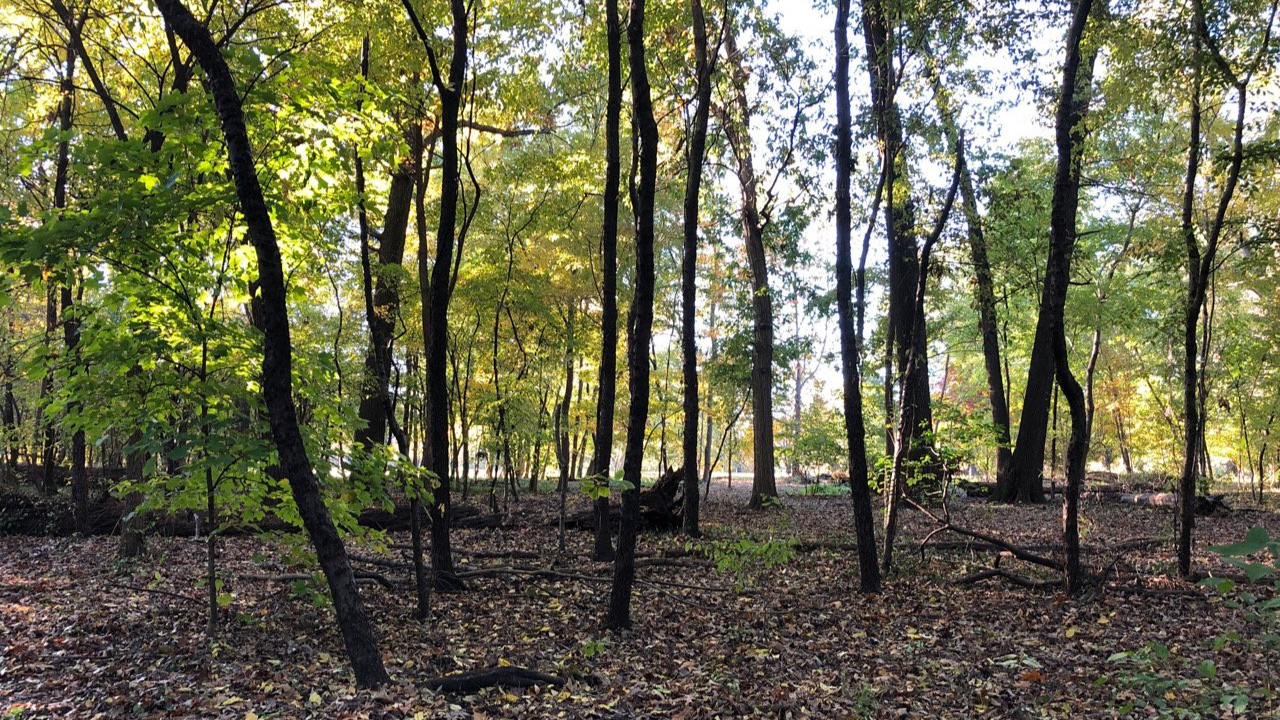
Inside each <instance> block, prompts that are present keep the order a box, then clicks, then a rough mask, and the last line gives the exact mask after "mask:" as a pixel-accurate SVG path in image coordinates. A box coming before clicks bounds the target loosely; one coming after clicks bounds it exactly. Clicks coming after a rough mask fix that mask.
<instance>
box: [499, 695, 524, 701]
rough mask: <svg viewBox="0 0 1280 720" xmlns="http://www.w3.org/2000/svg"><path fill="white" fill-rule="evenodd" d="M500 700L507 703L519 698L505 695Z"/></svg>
mask: <svg viewBox="0 0 1280 720" xmlns="http://www.w3.org/2000/svg"><path fill="white" fill-rule="evenodd" d="M502 699H503V700H506V701H507V702H515V701H517V700H519V699H520V698H518V697H516V696H515V695H512V694H511V693H507V694H506V695H503V696H502Z"/></svg>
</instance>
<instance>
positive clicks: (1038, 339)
mask: <svg viewBox="0 0 1280 720" xmlns="http://www.w3.org/2000/svg"><path fill="white" fill-rule="evenodd" d="M1081 6H1083V7H1084V11H1083V13H1082V11H1081V10H1080V7H1081ZM1092 8H1093V2H1092V0H1075V3H1074V9H1073V11H1072V12H1073V19H1072V24H1071V28H1070V29H1069V31H1068V33H1067V39H1066V43H1067V60H1066V62H1065V64H1064V66H1063V87H1062V95H1061V97H1060V98H1059V105H1058V110H1057V113H1058V117H1057V146H1058V165H1057V169H1056V171H1055V175H1054V183H1053V209H1052V214H1051V215H1050V221H1049V222H1050V230H1049V234H1050V243H1049V256H1048V260H1047V261H1046V267H1045V282H1044V289H1043V291H1042V292H1041V296H1040V313H1039V317H1038V319H1037V320H1036V334H1035V340H1034V342H1033V344H1032V347H1031V363H1030V367H1029V368H1028V371H1027V387H1026V391H1025V393H1024V394H1023V400H1022V419H1021V421H1020V422H1019V423H1018V441H1017V444H1016V445H1015V447H1014V450H1013V463H1012V464H1011V465H1010V466H1009V471H1008V472H1007V473H1005V474H1004V475H1003V476H1000V477H998V478H997V479H996V490H995V493H994V497H995V498H996V499H997V500H1001V501H1004V502H1032V503H1041V502H1044V499H1045V498H1044V448H1045V441H1046V440H1047V439H1048V431H1049V405H1050V396H1051V395H1052V393H1053V387H1054V379H1055V374H1056V373H1057V369H1056V368H1055V362H1054V352H1053V343H1054V339H1053V333H1054V327H1055V326H1056V325H1058V324H1061V323H1062V318H1063V314H1064V310H1065V307H1066V292H1067V286H1066V283H1065V282H1064V283H1063V284H1062V285H1061V287H1058V286H1056V285H1055V283H1054V282H1052V278H1053V277H1054V276H1055V274H1060V275H1062V276H1063V277H1067V278H1069V277H1070V276H1071V255H1072V252H1073V251H1074V250H1075V238H1076V231H1075V220H1076V214H1077V213H1076V211H1077V208H1078V206H1079V200H1080V161H1079V153H1080V147H1079V146H1080V145H1081V144H1082V141H1083V137H1084V132H1085V128H1084V117H1085V113H1086V112H1088V109H1089V96H1090V93H1091V86H1092V84H1093V64H1094V59H1095V57H1096V56H1097V50H1096V49H1095V48H1084V49H1082V48H1081V33H1083V29H1084V25H1085V21H1086V20H1087V19H1088V14H1089V12H1090V10H1092ZM1072 153H1074V154H1072ZM1063 234H1065V235H1063ZM1060 236H1062V237H1066V238H1067V239H1066V240H1064V241H1061V242H1058V243H1055V242H1054V240H1055V239H1058V238H1059V237H1060ZM1082 430H1083V428H1082ZM1085 442H1086V443H1087V442H1088V438H1086V439H1085Z"/></svg>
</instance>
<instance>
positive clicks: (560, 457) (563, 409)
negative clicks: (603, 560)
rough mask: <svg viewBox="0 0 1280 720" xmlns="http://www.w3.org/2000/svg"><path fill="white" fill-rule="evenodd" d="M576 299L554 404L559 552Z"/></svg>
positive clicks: (567, 463) (565, 495)
mask: <svg viewBox="0 0 1280 720" xmlns="http://www.w3.org/2000/svg"><path fill="white" fill-rule="evenodd" d="M577 311H578V301H577V300H574V301H573V302H572V303H570V305H569V312H568V314H567V319H566V320H565V346H564V395H562V396H561V399H560V403H559V404H558V405H557V406H556V420H555V428H556V460H557V461H558V462H559V464H560V482H559V483H558V484H557V485H556V489H557V490H558V491H559V493H560V552H564V520H565V517H564V516H565V505H566V502H567V499H568V494H569V473H570V467H569V466H570V463H571V462H572V458H571V457H570V456H569V452H570V448H569V404H570V403H571V402H572V401H573V365H574V363H573V349H574V348H573V322H574V319H575V317H576V316H577Z"/></svg>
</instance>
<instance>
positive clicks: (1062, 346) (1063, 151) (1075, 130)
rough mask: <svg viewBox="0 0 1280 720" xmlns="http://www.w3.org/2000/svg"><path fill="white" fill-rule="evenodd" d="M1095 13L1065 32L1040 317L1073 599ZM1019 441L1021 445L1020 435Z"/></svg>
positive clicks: (1082, 434)
mask: <svg viewBox="0 0 1280 720" xmlns="http://www.w3.org/2000/svg"><path fill="white" fill-rule="evenodd" d="M1092 9H1093V0H1076V2H1075V6H1074V8H1073V9H1072V18H1071V28H1070V30H1069V31H1068V32H1067V41H1066V46H1067V57H1066V61H1065V62H1064V63H1063V67H1062V89H1061V92H1060V94H1059V97H1058V109H1057V117H1056V121H1055V136H1056V145H1057V150H1058V160H1057V165H1056V168H1055V172H1054V179H1053V205H1052V208H1051V210H1050V216H1049V218H1050V221H1049V271H1048V272H1047V273H1046V275H1045V296H1046V297H1047V298H1049V300H1050V302H1049V303H1048V304H1047V305H1046V306H1043V307H1042V309H1041V313H1040V321H1041V322H1047V323H1048V333H1049V336H1050V345H1051V350H1052V353H1053V355H1052V367H1053V368H1054V372H1055V376H1056V380H1057V385H1058V386H1059V387H1060V388H1061V389H1062V394H1063V395H1064V396H1066V399H1067V406H1068V408H1069V409H1070V413H1071V440H1070V441H1069V444H1068V449H1067V463H1066V466H1067V467H1066V472H1067V488H1066V493H1065V497H1064V499H1063V508H1062V534H1063V544H1064V545H1065V546H1066V555H1067V557H1066V563H1065V564H1064V578H1063V580H1064V585H1065V590H1066V592H1067V593H1069V594H1075V593H1077V592H1079V590H1080V588H1081V584H1082V579H1081V577H1080V528H1079V505H1080V488H1081V486H1082V485H1083V484H1084V464H1085V458H1086V456H1087V455H1088V451H1089V434H1088V420H1087V418H1086V410H1085V398H1084V391H1083V390H1082V389H1081V388H1080V383H1079V382H1077V381H1076V379H1075V376H1074V375H1073V374H1072V372H1071V367H1070V364H1069V359H1070V358H1069V355H1068V352H1067V336H1066V323H1065V319H1064V317H1063V315H1064V313H1063V310H1064V308H1065V307H1066V301H1067V289H1068V287H1069V286H1070V279H1071V274H1070V259H1071V253H1072V252H1073V251H1074V249H1075V243H1076V219H1077V210H1078V208H1079V205H1080V164H1081V160H1080V158H1081V155H1082V153H1083V146H1084V132H1085V130H1084V125H1083V122H1084V115H1085V112H1086V110H1087V109H1088V104H1089V95H1090V93H1091V92H1092V87H1091V85H1092V83H1093V60H1094V56H1095V51H1092V50H1090V51H1087V52H1086V51H1082V50H1081V40H1082V38H1083V37H1084V31H1085V26H1086V24H1087V23H1088V20H1089V14H1090V12H1091V11H1092ZM1046 309H1047V312H1046ZM1055 404H1056V403H1055ZM1055 414H1056V412H1055ZM1055 422H1056V421H1055ZM1018 442H1019V444H1021V443H1022V434H1021V432H1019V435H1018ZM1042 447H1043V443H1042Z"/></svg>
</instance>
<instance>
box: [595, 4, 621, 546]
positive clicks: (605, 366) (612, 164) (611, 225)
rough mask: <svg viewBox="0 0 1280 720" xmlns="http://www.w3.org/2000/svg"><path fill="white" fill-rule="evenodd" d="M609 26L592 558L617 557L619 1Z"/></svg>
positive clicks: (611, 8)
mask: <svg viewBox="0 0 1280 720" xmlns="http://www.w3.org/2000/svg"><path fill="white" fill-rule="evenodd" d="M605 14H606V24H607V28H608V53H609V61H608V63H609V71H608V75H609V77H608V85H609V90H608V98H607V101H606V105H605V170H604V223H603V228H602V230H601V233H600V254H601V266H602V269H601V273H602V275H603V277H602V279H601V289H600V294H601V298H600V304H601V312H600V374H599V381H598V385H599V388H600V390H599V394H598V399H597V400H596V430H595V442H594V443H593V452H592V457H591V465H590V467H589V469H588V470H587V474H588V475H590V476H591V477H592V478H594V479H595V481H596V482H597V483H601V482H602V483H605V486H604V488H597V495H596V499H595V503H594V509H595V517H596V530H595V545H594V547H593V550H592V553H591V556H592V558H593V559H594V560H597V561H604V560H612V559H613V541H612V538H611V534H610V530H609V527H610V523H609V491H608V485H607V483H608V482H609V462H610V458H611V457H612V455H613V415H614V406H615V404H616V403H617V395H618V391H617V387H618V183H619V181H620V180H621V166H622V163H621V142H622V141H621V139H620V138H621V133H620V130H619V125H620V123H621V115H622V27H621V24H620V22H621V21H620V20H619V19H618V0H605Z"/></svg>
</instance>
